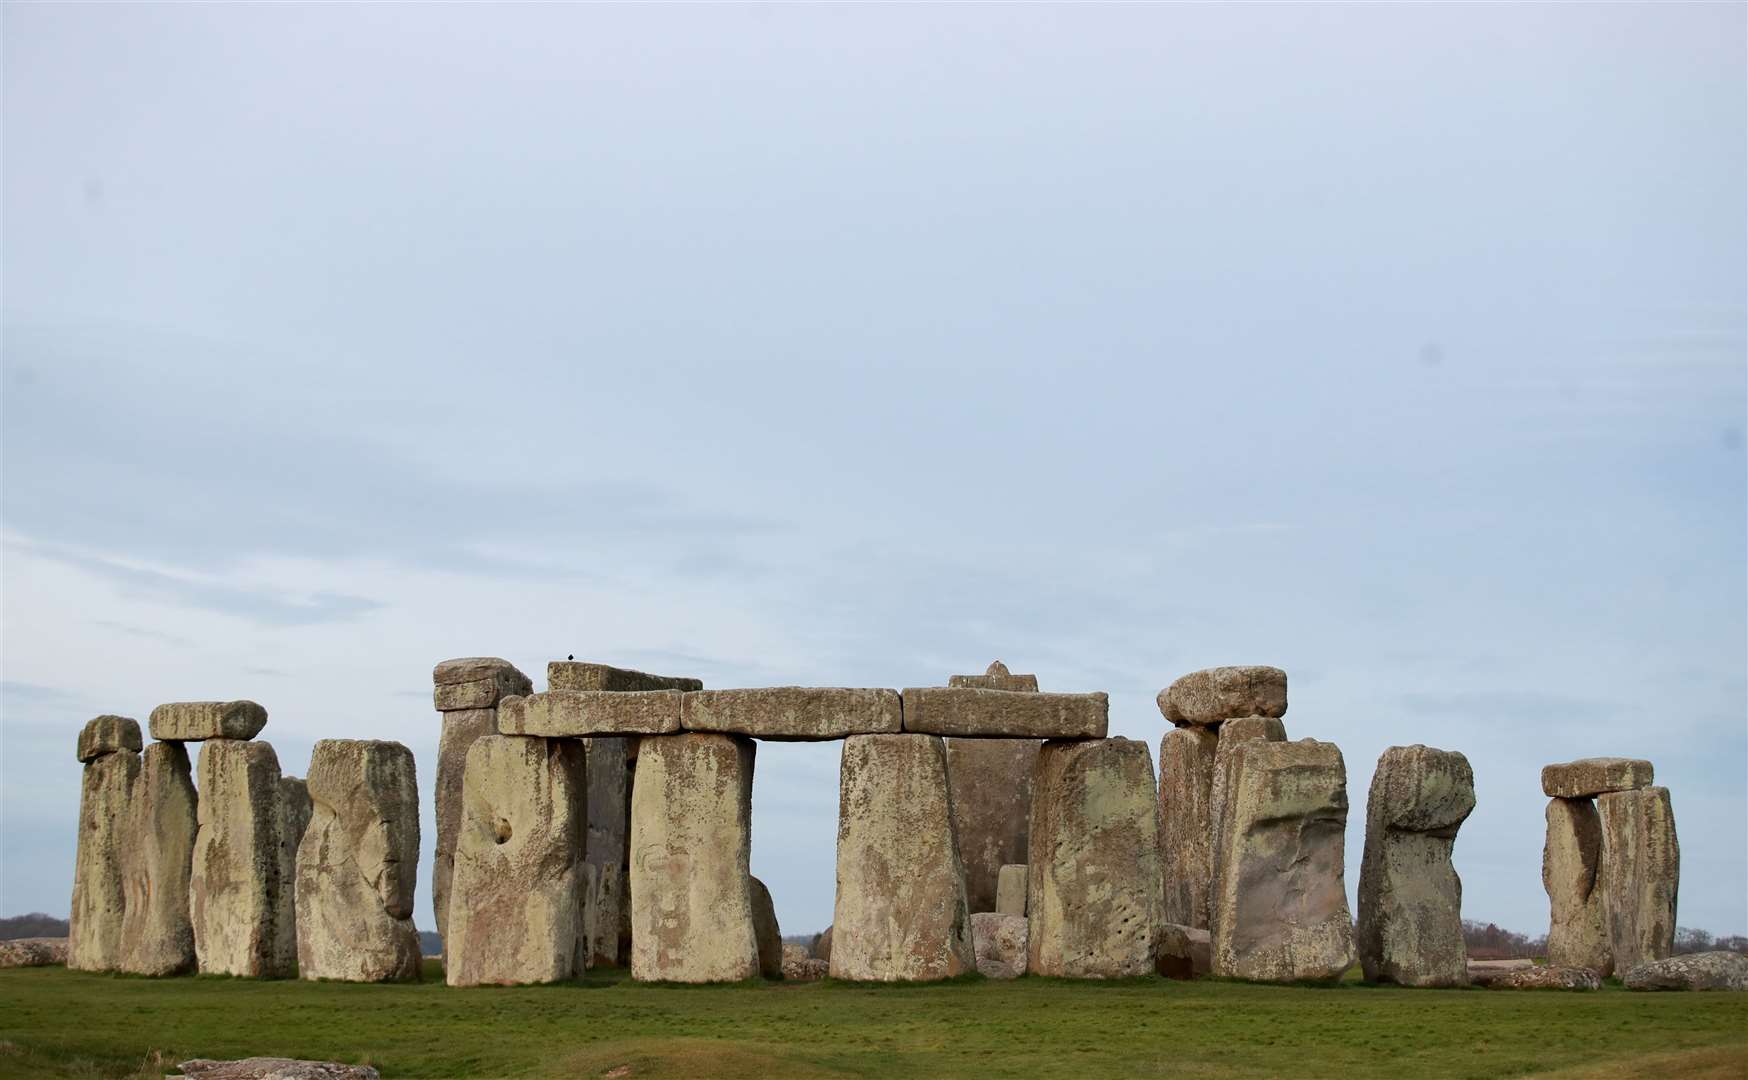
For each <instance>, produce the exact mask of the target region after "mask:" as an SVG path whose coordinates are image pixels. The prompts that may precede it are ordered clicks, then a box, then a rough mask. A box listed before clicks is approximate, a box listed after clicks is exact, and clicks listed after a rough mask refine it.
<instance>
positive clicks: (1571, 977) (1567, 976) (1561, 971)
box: [1486, 964, 1602, 990]
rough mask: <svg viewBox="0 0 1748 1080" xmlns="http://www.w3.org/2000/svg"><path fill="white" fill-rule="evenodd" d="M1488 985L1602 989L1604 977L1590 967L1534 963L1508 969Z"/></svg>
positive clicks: (1516, 988)
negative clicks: (1536, 964)
mask: <svg viewBox="0 0 1748 1080" xmlns="http://www.w3.org/2000/svg"><path fill="white" fill-rule="evenodd" d="M1486 986H1487V988H1488V989H1489V990H1600V989H1602V979H1601V978H1600V977H1599V976H1598V975H1597V974H1596V972H1594V971H1591V970H1590V969H1589V968H1581V967H1559V966H1557V965H1554V964H1549V965H1546V966H1535V965H1532V966H1530V967H1525V968H1517V969H1516V970H1513V971H1508V972H1506V973H1505V974H1503V975H1500V976H1499V977H1498V978H1495V979H1493V980H1491V981H1490V982H1488V983H1487V984H1486Z"/></svg>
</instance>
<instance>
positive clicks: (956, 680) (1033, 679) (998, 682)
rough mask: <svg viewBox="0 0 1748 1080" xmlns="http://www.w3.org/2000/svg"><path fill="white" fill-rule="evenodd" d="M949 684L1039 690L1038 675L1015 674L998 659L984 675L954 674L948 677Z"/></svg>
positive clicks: (1021, 690) (976, 687) (991, 688)
mask: <svg viewBox="0 0 1748 1080" xmlns="http://www.w3.org/2000/svg"><path fill="white" fill-rule="evenodd" d="M947 685H948V686H962V687H968V688H971V689H974V690H1016V691H1020V692H1022V693H1027V692H1029V693H1034V694H1035V693H1037V692H1038V676H1036V675H1015V674H1014V673H1012V672H1011V671H1009V670H1008V666H1007V665H1006V664H1004V663H1002V662H1001V661H1000V660H997V661H995V662H994V663H993V664H990V665H989V669H988V670H986V671H985V672H984V673H983V674H982V675H954V676H951V677H950V678H948V679H947Z"/></svg>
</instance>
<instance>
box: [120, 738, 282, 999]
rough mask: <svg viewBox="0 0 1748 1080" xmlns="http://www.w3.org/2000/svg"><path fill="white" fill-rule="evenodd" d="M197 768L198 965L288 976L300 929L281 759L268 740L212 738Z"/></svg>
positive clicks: (192, 907) (194, 916)
mask: <svg viewBox="0 0 1748 1080" xmlns="http://www.w3.org/2000/svg"><path fill="white" fill-rule="evenodd" d="M154 727H155V725H154ZM199 773H200V780H199V783H198V785H197V786H198V788H199V790H200V800H199V812H198V818H199V822H200V827H199V831H198V832H197V833H196V835H195V839H194V856H193V866H194V869H193V873H192V874H191V876H190V880H189V886H188V889H189V901H188V906H189V917H190V920H191V921H192V922H193V924H194V951H195V954H196V956H197V957H198V958H199V961H200V970H201V972H202V973H203V974H210V975H244V976H251V977H256V978H283V977H286V976H289V975H291V974H292V973H293V972H294V970H295V969H296V965H297V931H296V925H295V922H294V920H295V918H296V914H295V910H294V907H293V903H292V890H293V874H294V868H293V867H292V866H291V865H289V864H288V863H287V862H286V858H285V854H286V851H285V843H284V829H285V822H284V818H285V815H284V813H283V812H282V808H283V806H284V804H283V802H282V801H281V795H280V790H279V758H278V757H277V756H276V755H275V754H274V753H273V747H272V746H270V745H268V744H267V743H264V742H253V741H247V740H240V739H214V740H212V741H210V742H208V743H206V744H205V745H204V746H202V747H201V748H200V767H199Z"/></svg>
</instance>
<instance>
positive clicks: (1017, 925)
mask: <svg viewBox="0 0 1748 1080" xmlns="http://www.w3.org/2000/svg"><path fill="white" fill-rule="evenodd" d="M971 945H972V949H973V952H974V953H975V955H976V957H977V971H978V973H979V974H981V975H982V976H983V977H984V978H987V979H1017V978H1019V977H1020V976H1021V975H1024V974H1025V973H1026V917H1025V916H1024V915H1003V914H1001V913H1000V912H996V911H979V912H976V913H974V914H973V915H972V916H971Z"/></svg>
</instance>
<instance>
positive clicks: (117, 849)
mask: <svg viewBox="0 0 1748 1080" xmlns="http://www.w3.org/2000/svg"><path fill="white" fill-rule="evenodd" d="M139 779H140V755H139V754H138V753H136V752H134V751H132V750H115V751H111V752H109V753H106V754H102V755H100V756H98V757H95V758H93V759H92V760H91V761H89V762H87V763H86V765H85V768H84V770H83V772H82V775H81V777H80V782H79V839H78V849H77V852H76V853H75V855H74V869H73V903H72V909H71V911H70V913H69V915H68V918H67V923H68V931H67V934H68V937H67V966H68V967H69V968H72V969H73V970H75V971H116V970H118V969H120V967H121V962H122V926H123V924H124V923H125V921H126V917H127V884H126V881H127V869H128V865H129V860H130V859H131V857H132V849H133V841H134V828H133V821H132V818H131V815H132V813H133V800H134V792H135V790H136V789H137V787H138V785H139Z"/></svg>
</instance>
